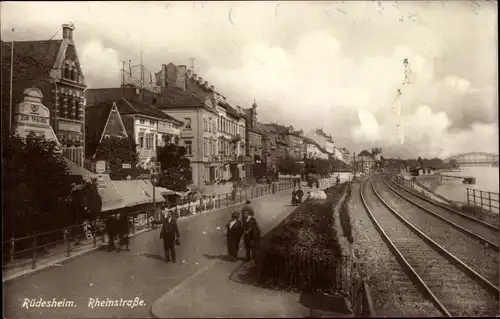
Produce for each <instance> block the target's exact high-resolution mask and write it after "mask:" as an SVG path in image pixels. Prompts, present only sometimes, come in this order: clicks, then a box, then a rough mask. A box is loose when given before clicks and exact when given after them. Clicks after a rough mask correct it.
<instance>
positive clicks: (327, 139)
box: [305, 129, 334, 156]
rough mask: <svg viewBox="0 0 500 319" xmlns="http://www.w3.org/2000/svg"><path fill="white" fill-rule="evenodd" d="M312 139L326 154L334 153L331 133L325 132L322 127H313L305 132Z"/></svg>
mask: <svg viewBox="0 0 500 319" xmlns="http://www.w3.org/2000/svg"><path fill="white" fill-rule="evenodd" d="M305 136H306V137H307V138H309V139H311V140H313V141H314V142H315V143H316V144H317V145H318V146H319V147H321V148H323V149H324V150H325V151H326V152H327V153H328V154H330V155H332V156H333V155H334V142H333V139H332V136H331V135H328V134H326V133H325V132H324V131H323V129H314V130H311V131H309V132H307V133H306V134H305Z"/></svg>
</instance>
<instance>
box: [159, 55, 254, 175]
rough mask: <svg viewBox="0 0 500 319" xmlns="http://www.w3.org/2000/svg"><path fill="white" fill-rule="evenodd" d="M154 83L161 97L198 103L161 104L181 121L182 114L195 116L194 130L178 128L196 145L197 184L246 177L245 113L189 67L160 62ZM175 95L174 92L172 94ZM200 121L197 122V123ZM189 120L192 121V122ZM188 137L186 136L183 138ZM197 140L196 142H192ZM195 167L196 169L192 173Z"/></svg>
mask: <svg viewBox="0 0 500 319" xmlns="http://www.w3.org/2000/svg"><path fill="white" fill-rule="evenodd" d="M155 76H156V80H157V83H159V84H160V85H161V86H162V87H161V92H162V96H164V97H165V98H167V100H168V97H167V95H169V94H174V93H173V92H174V91H176V93H175V94H181V92H182V94H185V95H186V96H190V99H193V98H194V99H195V100H196V101H198V102H194V101H192V102H194V103H191V104H197V103H200V104H199V105H198V106H182V105H180V104H179V103H177V102H176V103H177V106H176V107H175V108H172V107H170V106H167V105H172V102H173V101H167V103H161V104H162V105H163V107H166V108H167V109H168V112H169V114H171V115H172V116H174V117H176V118H177V119H180V120H182V119H181V118H182V117H185V118H186V119H187V118H189V119H191V120H193V119H196V121H197V123H196V125H193V126H195V127H196V129H194V130H193V129H192V130H191V131H190V130H189V129H187V128H186V127H184V128H183V130H181V138H182V137H183V136H187V135H186V134H189V139H191V141H190V142H191V143H192V144H193V145H194V144H196V145H197V146H196V150H194V151H193V152H194V153H196V154H197V158H196V159H195V161H196V162H197V163H198V164H199V165H198V167H197V168H196V169H194V168H193V176H198V177H197V178H196V180H197V182H195V183H196V184H197V185H204V184H211V183H214V182H216V181H221V180H226V181H228V180H238V179H241V178H245V164H247V163H249V162H250V161H249V160H248V158H246V156H245V155H246V151H245V147H246V146H245V145H246V140H245V136H246V123H245V116H244V113H243V112H242V111H241V110H239V109H238V108H233V107H232V106H231V105H229V103H228V102H227V101H226V98H225V97H224V96H223V95H222V94H220V93H218V92H216V91H215V88H214V86H213V85H209V84H208V82H207V81H204V80H203V78H202V77H200V76H198V75H197V74H194V73H192V72H191V70H188V69H187V68H186V66H184V65H174V64H173V63H169V64H168V65H162V69H161V70H160V71H159V72H157V73H156V74H155ZM175 94H174V95H175ZM198 121H199V122H198ZM191 123H192V122H191ZM186 139H187V137H186ZM197 139H200V140H199V141H195V140H197ZM195 170H196V172H195Z"/></svg>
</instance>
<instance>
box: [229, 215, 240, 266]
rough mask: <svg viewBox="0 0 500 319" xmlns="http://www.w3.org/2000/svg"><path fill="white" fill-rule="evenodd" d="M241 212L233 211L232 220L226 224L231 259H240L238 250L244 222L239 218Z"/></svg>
mask: <svg viewBox="0 0 500 319" xmlns="http://www.w3.org/2000/svg"><path fill="white" fill-rule="evenodd" d="M239 217H240V213H238V212H233V213H232V214H231V221H230V222H229V223H228V224H227V225H226V235H227V252H228V255H229V258H230V259H231V261H233V262H234V261H236V260H237V259H238V250H239V249H240V240H241V236H242V235H243V224H242V223H241V222H240V220H239Z"/></svg>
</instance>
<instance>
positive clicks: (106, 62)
mask: <svg viewBox="0 0 500 319" xmlns="http://www.w3.org/2000/svg"><path fill="white" fill-rule="evenodd" d="M79 59H80V63H81V65H82V69H83V70H82V71H83V74H84V75H85V79H86V81H87V86H88V87H99V86H101V84H104V83H116V82H117V81H119V80H120V76H121V72H120V70H121V69H122V67H123V65H120V64H121V63H120V59H119V56H118V52H116V51H115V50H114V49H111V48H105V47H103V45H102V44H101V42H99V41H90V42H88V43H85V44H84V45H83V46H82V48H81V49H80V51H79Z"/></svg>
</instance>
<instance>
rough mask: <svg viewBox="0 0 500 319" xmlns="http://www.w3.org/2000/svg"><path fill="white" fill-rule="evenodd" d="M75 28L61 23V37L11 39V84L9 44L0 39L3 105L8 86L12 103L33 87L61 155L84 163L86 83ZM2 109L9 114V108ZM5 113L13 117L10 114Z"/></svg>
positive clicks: (9, 118)
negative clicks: (45, 110)
mask: <svg viewBox="0 0 500 319" xmlns="http://www.w3.org/2000/svg"><path fill="white" fill-rule="evenodd" d="M74 30H75V27H74V26H73V25H72V24H63V25H62V39H61V40H48V41H47V40H44V41H14V47H13V52H14V55H13V74H12V83H10V66H11V52H12V51H11V50H12V43H6V42H3V41H2V43H1V44H2V75H3V76H2V105H10V100H9V96H10V94H9V93H10V92H9V91H10V88H11V85H12V104H13V105H16V104H18V103H20V102H22V101H23V100H24V96H23V92H24V91H25V89H27V88H31V87H36V88H37V89H38V90H39V91H40V93H41V95H42V96H43V103H44V105H45V106H46V107H47V109H48V111H49V113H50V125H51V126H52V128H53V130H54V132H55V134H56V136H57V138H58V141H59V142H60V143H61V145H62V152H63V155H65V156H66V157H67V158H68V159H70V160H71V161H73V162H75V163H77V164H78V165H79V166H83V159H84V140H85V127H84V123H85V106H86V101H85V90H86V87H87V86H86V84H85V78H84V76H83V72H82V68H81V65H80V61H79V59H78V54H77V50H76V46H75V42H74V40H73V31H74ZM2 109H7V111H4V112H6V113H8V108H2ZM4 115H5V116H6V119H7V120H11V119H12V114H4ZM5 124H7V125H6V126H5V127H9V125H8V123H5Z"/></svg>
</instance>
